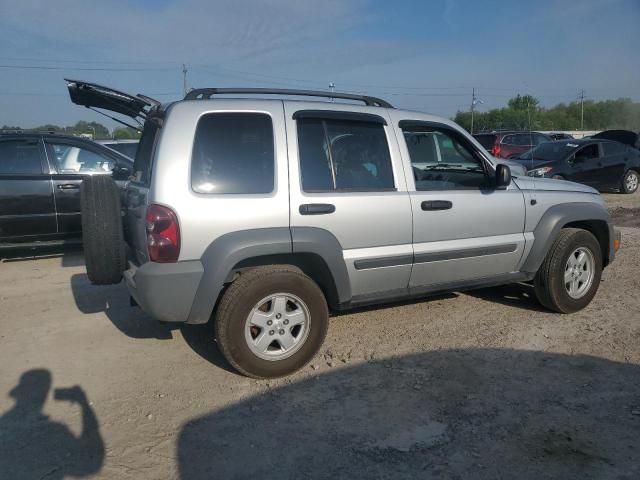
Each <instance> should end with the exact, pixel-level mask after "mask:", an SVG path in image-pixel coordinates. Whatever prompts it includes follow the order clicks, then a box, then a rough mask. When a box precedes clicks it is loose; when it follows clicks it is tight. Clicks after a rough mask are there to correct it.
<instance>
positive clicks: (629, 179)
mask: <svg viewBox="0 0 640 480" xmlns="http://www.w3.org/2000/svg"><path fill="white" fill-rule="evenodd" d="M638 185H640V177H639V176H638V172H636V171H635V170H629V171H628V172H627V173H625V174H624V177H622V185H621V187H620V190H622V192H623V193H635V192H636V191H637V190H638Z"/></svg>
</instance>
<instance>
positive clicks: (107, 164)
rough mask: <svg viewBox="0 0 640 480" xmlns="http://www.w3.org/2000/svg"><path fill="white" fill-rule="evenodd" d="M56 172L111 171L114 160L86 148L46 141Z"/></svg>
mask: <svg viewBox="0 0 640 480" xmlns="http://www.w3.org/2000/svg"><path fill="white" fill-rule="evenodd" d="M47 145H48V146H49V150H48V151H49V152H50V154H51V153H52V155H50V156H53V160H54V161H55V164H56V169H57V171H58V173H62V174H65V173H78V174H85V173H111V170H113V167H115V161H113V160H112V159H111V158H109V157H106V156H104V155H100V154H98V153H96V152H94V151H92V150H89V149H88V148H84V147H79V146H77V145H73V144H67V143H54V142H47Z"/></svg>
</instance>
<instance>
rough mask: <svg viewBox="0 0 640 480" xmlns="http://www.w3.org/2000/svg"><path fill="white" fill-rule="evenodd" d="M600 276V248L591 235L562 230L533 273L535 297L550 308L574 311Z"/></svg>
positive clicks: (586, 301)
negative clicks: (538, 267)
mask: <svg viewBox="0 0 640 480" xmlns="http://www.w3.org/2000/svg"><path fill="white" fill-rule="evenodd" d="M601 275H602V251H601V250H600V244H599V243H598V240H597V239H596V238H595V237H594V236H593V234H591V233H590V232H588V231H586V230H581V229H577V228H565V229H562V230H561V231H560V234H559V235H558V238H557V239H556V241H555V242H554V243H553V245H552V246H551V248H550V249H549V251H548V252H547V256H546V257H545V259H544V261H543V262H542V265H541V266H540V269H539V270H538V273H537V274H536V277H535V280H534V286H535V292H536V297H537V298H538V301H539V302H540V303H541V304H542V305H544V306H545V307H547V308H549V309H550V310H554V311H556V312H559V313H573V312H577V311H578V310H582V309H583V308H585V307H586V306H587V305H589V303H590V302H591V300H592V299H593V297H594V296H595V294H596V292H597V291H598V286H599V285H600V277H601Z"/></svg>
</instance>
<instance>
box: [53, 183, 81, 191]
mask: <svg viewBox="0 0 640 480" xmlns="http://www.w3.org/2000/svg"><path fill="white" fill-rule="evenodd" d="M58 190H80V185H79V184H77V183H62V184H60V185H58Z"/></svg>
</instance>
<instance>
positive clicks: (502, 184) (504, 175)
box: [496, 163, 511, 190]
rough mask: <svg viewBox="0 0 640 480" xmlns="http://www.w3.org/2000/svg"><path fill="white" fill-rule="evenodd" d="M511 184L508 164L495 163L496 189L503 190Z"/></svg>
mask: <svg viewBox="0 0 640 480" xmlns="http://www.w3.org/2000/svg"><path fill="white" fill-rule="evenodd" d="M510 184H511V169H510V168H509V166H508V165H505V164H503V163H499V164H498V165H496V189H498V190H504V189H506V188H507V187H508V186H509V185H510Z"/></svg>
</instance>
